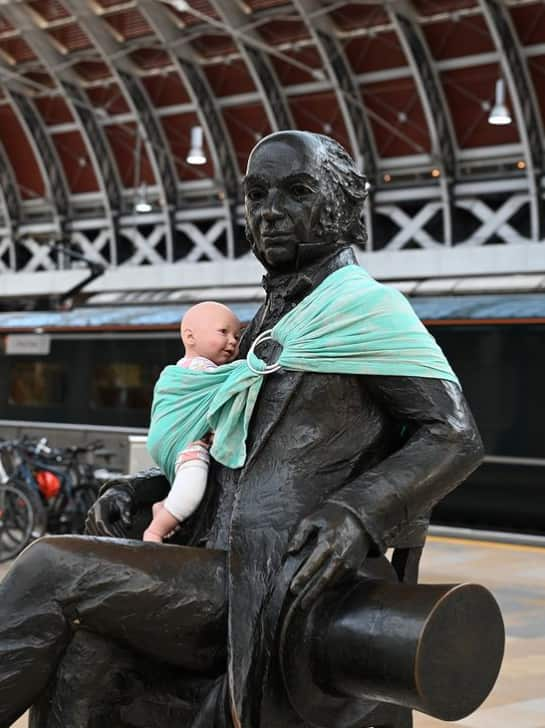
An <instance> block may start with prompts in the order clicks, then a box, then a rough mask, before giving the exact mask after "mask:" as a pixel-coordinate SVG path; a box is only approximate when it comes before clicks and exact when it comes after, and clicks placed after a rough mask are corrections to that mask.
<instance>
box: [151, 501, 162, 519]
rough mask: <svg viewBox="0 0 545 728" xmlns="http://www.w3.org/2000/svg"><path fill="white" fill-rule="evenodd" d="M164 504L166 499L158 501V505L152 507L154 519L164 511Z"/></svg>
mask: <svg viewBox="0 0 545 728" xmlns="http://www.w3.org/2000/svg"><path fill="white" fill-rule="evenodd" d="M164 502H165V501H164V499H163V500H162V501H157V503H154V504H153V505H152V507H151V512H152V514H153V517H154V518H155V516H156V515H157V514H158V513H159V511H161V510H162V509H163V503H164Z"/></svg>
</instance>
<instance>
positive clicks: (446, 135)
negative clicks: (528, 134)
mask: <svg viewBox="0 0 545 728" xmlns="http://www.w3.org/2000/svg"><path fill="white" fill-rule="evenodd" d="M387 11H388V14H389V16H390V17H391V19H392V21H393V23H394V26H395V28H396V31H397V34H398V37H399V39H400V42H401V45H402V47H403V50H404V52H405V55H406V57H407V60H408V63H409V65H410V67H411V69H412V72H413V77H414V79H415V83H416V87H417V89H418V93H419V96H420V100H421V102H422V106H423V108H424V114H425V116H426V121H427V124H428V129H429V133H430V136H431V140H432V154H433V156H434V157H435V159H436V160H437V166H438V168H439V170H440V177H439V186H440V189H441V196H442V198H443V230H444V239H445V244H446V245H452V243H453V227H452V207H453V200H452V185H453V182H454V181H455V179H456V151H455V150H456V143H455V135H454V131H453V127H452V122H451V119H450V114H449V111H448V105H447V103H446V100H445V98H444V94H443V90H442V88H441V83H440V81H439V77H438V74H437V70H436V68H435V66H434V64H433V61H432V57H431V54H430V52H429V49H428V46H427V43H426V40H425V38H424V36H423V33H422V30H421V28H420V26H419V25H418V22H417V18H416V14H415V12H414V10H413V8H412V6H411V5H410V3H409V2H408V0H395V2H392V3H390V4H388V6H387Z"/></svg>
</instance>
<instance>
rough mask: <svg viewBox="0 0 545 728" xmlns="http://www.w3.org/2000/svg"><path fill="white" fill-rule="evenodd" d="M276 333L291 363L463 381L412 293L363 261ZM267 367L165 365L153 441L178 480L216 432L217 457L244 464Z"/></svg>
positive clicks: (330, 281)
mask: <svg viewBox="0 0 545 728" xmlns="http://www.w3.org/2000/svg"><path fill="white" fill-rule="evenodd" d="M271 337H272V338H273V339H274V340H275V341H276V342H278V343H279V344H280V345H281V346H282V351H281V353H280V356H279V358H278V364H279V365H280V366H281V367H282V368H284V369H291V370H296V371H306V372H320V373H329V374H371V375H372V374H375V375H393V376H404V377H426V378H435V379H446V380H449V381H452V382H456V383H458V380H457V378H456V375H455V374H454V372H453V371H452V369H451V368H450V366H449V363H448V362H447V360H446V358H445V356H444V354H443V352H442V351H441V349H440V348H439V346H438V345H437V343H436V341H435V339H434V338H433V337H432V336H431V334H430V333H429V332H428V331H427V330H426V329H425V327H424V326H423V324H422V323H421V322H420V320H419V318H418V317H417V315H416V314H415V312H414V310H413V309H412V307H411V305H410V304H409V302H408V301H407V299H406V298H405V297H404V296H403V295H402V294H401V293H400V292H399V291H397V290H396V289H394V288H390V287H388V286H384V285H382V284H380V283H377V281H375V280H374V279H373V278H371V276H369V275H368V274H367V273H366V272H365V271H364V270H363V268H360V267H359V266H357V265H348V266H345V267H343V268H340V269H339V270H336V271H335V272H334V273H331V274H330V275H329V276H328V277H327V278H325V280H323V281H322V283H321V284H320V285H319V286H317V287H316V288H315V289H314V290H313V291H312V292H311V293H309V295H308V296H306V298H304V299H303V300H302V301H301V302H300V303H299V304H298V305H297V306H296V307H295V308H293V309H292V310H291V311H290V312H289V313H287V314H286V315H285V316H283V317H282V318H281V319H280V321H278V323H277V324H276V325H275V326H274V327H273V328H272V330H271ZM248 364H249V365H250V366H249V365H248ZM265 367H266V364H265V362H263V361H262V360H261V359H259V357H258V356H257V355H256V354H255V353H254V352H253V351H250V353H249V354H248V357H247V359H242V360H239V361H235V362H232V363H231V364H225V365H223V366H220V367H218V368H217V369H215V370H213V371H193V370H191V369H182V368H180V367H178V366H175V365H171V366H167V367H165V369H163V371H162V373H161V375H160V377H159V379H158V380H157V383H156V385H155V389H154V395H153V405H152V410H151V424H150V430H149V434H148V441H147V445H148V450H149V452H150V454H151V456H152V457H153V459H154V460H155V462H156V463H157V464H158V465H159V467H160V468H161V469H162V470H163V472H164V473H165V475H166V476H167V477H168V478H169V480H170V481H172V480H173V478H174V465H175V460H176V455H177V454H178V453H179V452H180V451H181V450H183V449H184V448H185V447H187V445H188V444H189V443H190V442H193V441H194V440H198V439H200V438H201V437H203V435H205V434H206V433H207V432H210V431H213V432H214V442H213V445H212V448H211V450H210V452H211V455H212V457H213V458H214V459H215V460H217V461H218V462H220V463H223V465H226V466H228V467H230V468H239V467H241V466H242V465H244V462H245V460H246V436H247V433H248V426H249V423H250V418H251V416H252V412H253V409H254V406H255V403H256V400H257V398H258V396H259V391H260V388H261V385H262V382H263V376H265V375H264V374H262V373H259V372H263V371H264V370H265ZM252 369H253V370H256V371H252ZM256 372H257V373H256Z"/></svg>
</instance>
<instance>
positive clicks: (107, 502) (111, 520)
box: [85, 486, 134, 538]
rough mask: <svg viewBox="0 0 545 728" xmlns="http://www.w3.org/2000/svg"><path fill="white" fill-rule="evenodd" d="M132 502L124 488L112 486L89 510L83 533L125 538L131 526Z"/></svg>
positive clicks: (129, 493) (131, 497)
mask: <svg viewBox="0 0 545 728" xmlns="http://www.w3.org/2000/svg"><path fill="white" fill-rule="evenodd" d="M133 509H134V502H133V496H132V493H131V492H130V491H129V490H127V489H126V488H121V487H119V488H116V487H115V486H112V487H111V488H108V490H107V491H106V492H105V493H104V494H103V495H101V496H100V498H99V499H98V500H97V501H96V503H94V504H93V505H92V506H91V508H90V509H89V513H88V514H87V520H86V521H85V533H87V534H89V535H91V536H114V537H117V538H126V537H127V533H128V530H129V529H130V527H131V525H132V512H133Z"/></svg>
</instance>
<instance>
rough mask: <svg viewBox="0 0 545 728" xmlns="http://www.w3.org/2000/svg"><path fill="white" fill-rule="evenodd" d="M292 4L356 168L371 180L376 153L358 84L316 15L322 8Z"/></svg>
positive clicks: (329, 28) (325, 22) (306, 1)
mask: <svg viewBox="0 0 545 728" xmlns="http://www.w3.org/2000/svg"><path fill="white" fill-rule="evenodd" d="M293 4H294V5H295V7H296V8H297V10H298V12H299V13H300V15H301V17H302V18H303V20H304V22H305V24H306V26H307V28H308V29H309V32H310V34H311V36H312V38H313V40H314V42H315V44H316V46H317V48H318V50H319V52H320V56H321V57H322V62H323V64H324V66H325V67H326V68H327V71H328V75H329V77H330V78H331V79H332V81H333V88H334V91H335V94H336V96H337V102H338V104H339V107H340V109H341V112H342V115H343V119H344V123H345V127H346V131H347V133H348V137H349V139H350V144H351V147H352V150H351V151H352V153H353V155H354V157H355V159H356V162H357V163H358V166H359V168H360V169H362V171H363V172H364V173H365V174H366V175H367V176H368V177H370V178H371V180H374V179H375V177H376V173H377V162H376V160H377V153H376V149H375V143H374V138H373V135H372V132H371V126H370V124H369V120H368V117H367V113H366V111H365V108H364V105H363V102H362V100H361V95H360V93H359V88H358V84H357V82H356V80H355V76H354V74H353V73H352V71H351V70H350V64H349V62H348V60H347V58H346V54H345V52H344V49H343V47H342V45H341V43H340V42H339V40H338V38H337V37H336V35H335V29H334V27H333V25H332V23H331V21H330V20H329V18H327V17H326V16H325V15H319V14H317V13H316V11H317V10H319V9H320V7H321V6H320V5H319V4H318V3H317V2H316V0H293Z"/></svg>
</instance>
